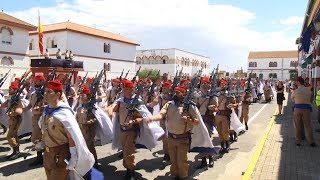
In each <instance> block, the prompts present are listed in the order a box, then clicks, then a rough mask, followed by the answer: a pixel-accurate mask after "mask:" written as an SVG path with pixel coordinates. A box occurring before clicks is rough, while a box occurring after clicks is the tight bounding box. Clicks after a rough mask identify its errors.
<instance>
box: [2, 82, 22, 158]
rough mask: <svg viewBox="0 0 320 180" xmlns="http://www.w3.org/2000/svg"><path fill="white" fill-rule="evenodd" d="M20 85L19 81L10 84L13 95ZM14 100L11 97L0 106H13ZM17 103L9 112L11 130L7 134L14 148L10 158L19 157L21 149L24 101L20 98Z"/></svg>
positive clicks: (11, 94)
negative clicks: (19, 133)
mask: <svg viewBox="0 0 320 180" xmlns="http://www.w3.org/2000/svg"><path fill="white" fill-rule="evenodd" d="M18 89H19V86H18V82H16V81H14V82H12V83H11V84H10V86H9V95H10V96H11V97H12V96H14V95H15V94H16V93H17V92H18ZM11 103H13V102H12V100H11V98H10V99H8V100H6V101H5V102H4V103H3V104H0V108H6V107H10V106H11ZM16 103H17V104H16V105H14V106H13V108H12V109H11V110H10V111H9V112H8V116H9V131H8V134H7V140H8V142H9V145H10V146H11V148H12V149H13V152H12V153H11V154H10V155H9V156H7V158H8V159H10V160H14V159H17V158H18V157H19V155H20V150H19V146H20V143H19V138H18V130H19V128H20V124H21V121H22V116H21V114H22V112H23V109H22V108H23V103H22V102H21V100H20V99H19V100H18V101H17V102H16Z"/></svg>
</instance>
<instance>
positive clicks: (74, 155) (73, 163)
mask: <svg viewBox="0 0 320 180" xmlns="http://www.w3.org/2000/svg"><path fill="white" fill-rule="evenodd" d="M69 149H70V154H71V158H70V160H69V162H68V165H67V167H66V169H69V170H73V169H74V168H75V167H76V165H77V161H78V155H77V148H76V147H69Z"/></svg>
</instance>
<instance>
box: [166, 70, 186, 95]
mask: <svg viewBox="0 0 320 180" xmlns="http://www.w3.org/2000/svg"><path fill="white" fill-rule="evenodd" d="M182 70H183V67H182V69H181V71H180V72H179V71H177V72H176V75H175V76H174V78H173V82H172V85H171V90H170V93H169V99H170V100H171V99H172V98H173V95H174V88H176V87H177V86H178V84H179V82H180V77H181V75H182Z"/></svg>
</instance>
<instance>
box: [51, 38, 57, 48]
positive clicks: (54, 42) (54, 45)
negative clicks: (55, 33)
mask: <svg viewBox="0 0 320 180" xmlns="http://www.w3.org/2000/svg"><path fill="white" fill-rule="evenodd" d="M51 47H52V48H57V47H58V45H57V40H56V38H55V37H53V38H52V41H51Z"/></svg>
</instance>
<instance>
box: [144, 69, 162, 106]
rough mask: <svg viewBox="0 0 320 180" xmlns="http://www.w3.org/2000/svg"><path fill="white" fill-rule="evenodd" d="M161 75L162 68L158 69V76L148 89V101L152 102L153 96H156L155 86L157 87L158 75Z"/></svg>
mask: <svg viewBox="0 0 320 180" xmlns="http://www.w3.org/2000/svg"><path fill="white" fill-rule="evenodd" d="M159 75H160V70H159V71H158V73H157V75H156V78H154V79H153V80H152V85H151V87H150V89H149V91H148V98H147V102H148V103H149V102H151V98H152V97H153V96H154V88H155V87H156V81H157V77H158V76H159Z"/></svg>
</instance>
